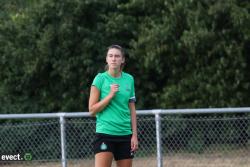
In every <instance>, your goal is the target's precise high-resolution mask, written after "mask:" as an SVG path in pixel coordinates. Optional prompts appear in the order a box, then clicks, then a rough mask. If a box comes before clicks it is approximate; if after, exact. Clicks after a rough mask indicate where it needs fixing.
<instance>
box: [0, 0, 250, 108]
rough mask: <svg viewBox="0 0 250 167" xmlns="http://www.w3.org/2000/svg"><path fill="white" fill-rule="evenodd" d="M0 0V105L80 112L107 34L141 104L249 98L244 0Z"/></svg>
mask: <svg viewBox="0 0 250 167" xmlns="http://www.w3.org/2000/svg"><path fill="white" fill-rule="evenodd" d="M0 3H1V5H0V8H1V20H3V21H1V22H0V55H1V59H0V60H1V61H0V70H1V73H0V103H1V105H0V111H1V113H27V112H58V111H65V112H69V111H87V110H88V106H87V105H88V96H89V87H90V85H91V82H92V80H93V78H94V77H95V75H96V74H97V73H98V72H101V71H103V70H104V65H105V52H106V47H107V46H109V45H110V44H113V43H117V44H120V45H122V46H124V47H125V48H126V49H127V59H126V63H127V66H126V68H125V71H127V72H129V73H131V74H132V75H134V76H135V80H136V94H137V99H138V103H137V108H138V109H144V108H147V109H150V108H196V107H238V106H248V105H249V104H250V101H249V99H250V98H249V96H250V94H249V92H250V91H249V86H250V85H249V83H250V75H249V72H248V71H249V70H250V66H249V63H250V58H249V50H250V48H249V46H250V30H249V27H250V25H249V24H250V14H249V10H250V3H249V2H248V1H239V0H230V1H226V0H222V1H204V0H203V1H201V0H189V1H180V2H179V1H174V0H168V1H164V0H156V1H146V0H136V1H128V0H108V1H105V2H104V1H101V0H93V1H88V0H84V1H79V0H63V1H62V0H59V1H56V0H43V1H38V0H36V1H34V0H29V1H26V3H23V1H22V2H20V1H18V0H11V1H1V2H0Z"/></svg>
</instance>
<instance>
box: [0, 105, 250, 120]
mask: <svg viewBox="0 0 250 167" xmlns="http://www.w3.org/2000/svg"><path fill="white" fill-rule="evenodd" d="M208 113H250V107H238V108H197V109H153V110H137V115H155V114H208ZM60 117H70V118H72V117H91V115H90V113H89V112H71V113H70V112H68V113H65V112H58V113H30V114H0V119H27V118H60Z"/></svg>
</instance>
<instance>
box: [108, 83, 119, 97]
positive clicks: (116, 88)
mask: <svg viewBox="0 0 250 167" xmlns="http://www.w3.org/2000/svg"><path fill="white" fill-rule="evenodd" d="M118 91H119V85H118V84H111V85H110V92H109V94H110V95H111V96H112V97H114V96H115V94H116V92H118Z"/></svg>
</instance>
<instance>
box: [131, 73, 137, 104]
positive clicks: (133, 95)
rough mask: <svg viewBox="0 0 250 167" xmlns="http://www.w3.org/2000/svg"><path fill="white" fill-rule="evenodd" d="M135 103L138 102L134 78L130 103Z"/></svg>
mask: <svg viewBox="0 0 250 167" xmlns="http://www.w3.org/2000/svg"><path fill="white" fill-rule="evenodd" d="M135 102H136V97H135V83H134V78H132V83H131V92H130V98H129V103H135Z"/></svg>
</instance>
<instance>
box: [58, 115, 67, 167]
mask: <svg viewBox="0 0 250 167" xmlns="http://www.w3.org/2000/svg"><path fill="white" fill-rule="evenodd" d="M60 128H61V133H60V134H61V156H62V157H61V162H62V167H67V160H66V147H65V146H66V145H65V143H66V141H65V120H64V116H60Z"/></svg>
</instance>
